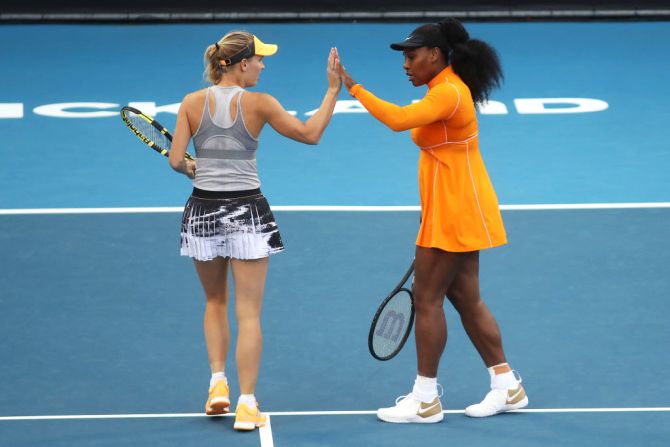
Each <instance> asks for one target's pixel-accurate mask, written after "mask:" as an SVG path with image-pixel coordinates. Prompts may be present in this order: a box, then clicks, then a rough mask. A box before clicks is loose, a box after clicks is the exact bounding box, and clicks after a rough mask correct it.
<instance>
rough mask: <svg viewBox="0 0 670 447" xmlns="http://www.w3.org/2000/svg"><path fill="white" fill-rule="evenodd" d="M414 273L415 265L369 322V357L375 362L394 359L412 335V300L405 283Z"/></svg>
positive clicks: (410, 292) (409, 290)
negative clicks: (370, 355)
mask: <svg viewBox="0 0 670 447" xmlns="http://www.w3.org/2000/svg"><path fill="white" fill-rule="evenodd" d="M412 273H414V261H412V264H411V265H410V266H409V269H408V270H407V273H405V276H403V277H402V280H400V282H399V283H398V285H397V286H395V288H394V289H393V290H392V291H391V293H390V294H389V295H388V296H387V297H386V298H384V301H382V303H381V304H380V305H379V308H378V309H377V312H376V313H375V316H374V317H373V318H372V324H371V325H370V333H369V334H368V348H369V349H370V354H372V356H373V357H374V358H376V359H377V360H389V359H391V358H393V357H395V356H396V354H398V353H399V352H400V350H401V349H402V347H403V346H404V344H405V342H406V341H407V337H409V334H410V332H412V325H413V324H414V297H413V296H412V290H411V286H410V288H409V289H407V288H405V283H406V282H407V280H408V279H409V277H410V276H412Z"/></svg>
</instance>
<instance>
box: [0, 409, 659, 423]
mask: <svg viewBox="0 0 670 447" xmlns="http://www.w3.org/2000/svg"><path fill="white" fill-rule="evenodd" d="M650 412H670V407H631V408H531V409H528V408H526V409H523V410H514V411H512V412H511V413H650ZM264 413H265V414H266V415H268V416H349V415H365V414H376V413H377V412H376V411H374V410H366V411H266V412H264ZM443 413H444V414H462V413H464V410H444V411H443ZM232 416H235V413H228V414H226V415H224V416H208V415H206V414H204V413H146V414H71V415H51V416H47V415H45V416H0V422H2V421H7V422H8V421H43V420H77V419H151V418H197V417H232Z"/></svg>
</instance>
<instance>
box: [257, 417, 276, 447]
mask: <svg viewBox="0 0 670 447" xmlns="http://www.w3.org/2000/svg"><path fill="white" fill-rule="evenodd" d="M258 433H259V436H260V437H261V447H274V445H275V443H274V441H273V440H272V425H271V424H270V415H269V414H266V419H265V425H264V426H262V427H261V428H260V429H259V430H258Z"/></svg>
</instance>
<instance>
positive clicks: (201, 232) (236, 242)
mask: <svg viewBox="0 0 670 447" xmlns="http://www.w3.org/2000/svg"><path fill="white" fill-rule="evenodd" d="M282 250H284V244H283V243H282V240H281V235H280V234H279V228H278V227H277V223H276V222H275V218H274V215H273V214H272V211H271V210H270V205H269V204H268V201H267V199H266V198H265V196H263V194H262V193H261V191H260V189H253V190H248V191H225V192H224V191H203V190H200V189H197V188H194V189H193V194H191V197H189V199H188V201H187V202H186V206H185V207H184V214H183V216H182V222H181V255H182V256H189V257H191V258H194V259H197V260H198V261H211V260H212V259H214V258H216V257H219V256H220V257H223V258H235V259H260V258H265V257H268V256H270V255H272V254H275V253H279V252H280V251H282Z"/></svg>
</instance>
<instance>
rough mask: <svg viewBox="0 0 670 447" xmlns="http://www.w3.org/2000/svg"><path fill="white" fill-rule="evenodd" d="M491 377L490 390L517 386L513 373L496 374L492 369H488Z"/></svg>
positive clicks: (517, 382)
mask: <svg viewBox="0 0 670 447" xmlns="http://www.w3.org/2000/svg"><path fill="white" fill-rule="evenodd" d="M489 374H490V375H491V389H511V388H516V386H517V385H518V384H519V381H518V380H517V378H516V376H515V375H514V371H507V372H504V373H502V374H496V373H495V372H494V371H493V368H489Z"/></svg>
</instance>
